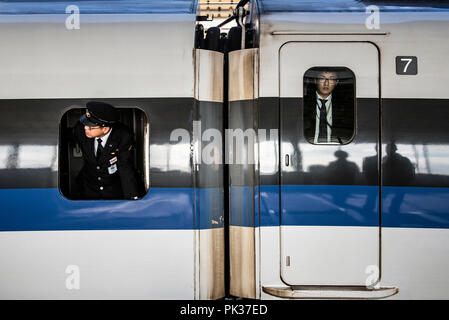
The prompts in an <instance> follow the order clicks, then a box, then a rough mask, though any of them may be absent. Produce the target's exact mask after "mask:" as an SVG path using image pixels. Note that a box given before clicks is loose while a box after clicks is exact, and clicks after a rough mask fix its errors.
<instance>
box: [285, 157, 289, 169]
mask: <svg viewBox="0 0 449 320" xmlns="http://www.w3.org/2000/svg"><path fill="white" fill-rule="evenodd" d="M289 165H290V156H289V155H288V154H286V155H285V166H286V167H288V166H289Z"/></svg>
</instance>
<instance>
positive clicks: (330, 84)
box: [315, 72, 338, 98]
mask: <svg viewBox="0 0 449 320" xmlns="http://www.w3.org/2000/svg"><path fill="white" fill-rule="evenodd" d="M315 81H316V87H317V90H318V93H319V94H320V96H322V97H323V98H327V96H329V95H330V94H331V93H332V91H333V90H334V89H335V86H336V85H337V83H338V80H337V74H336V73H335V72H321V73H319V74H318V77H317V78H316V80H315Z"/></svg>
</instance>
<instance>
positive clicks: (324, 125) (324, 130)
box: [318, 99, 327, 142]
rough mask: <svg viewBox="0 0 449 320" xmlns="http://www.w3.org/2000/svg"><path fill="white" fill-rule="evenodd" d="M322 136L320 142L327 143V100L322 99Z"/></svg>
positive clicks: (319, 138)
mask: <svg viewBox="0 0 449 320" xmlns="http://www.w3.org/2000/svg"><path fill="white" fill-rule="evenodd" d="M320 101H321V108H320V134H319V135H318V141H319V142H327V114H326V100H325V99H320Z"/></svg>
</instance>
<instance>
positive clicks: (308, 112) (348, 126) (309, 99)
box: [303, 91, 355, 144]
mask: <svg viewBox="0 0 449 320" xmlns="http://www.w3.org/2000/svg"><path fill="white" fill-rule="evenodd" d="M303 110H304V118H303V119H304V136H305V138H306V139H307V140H308V141H309V142H312V143H313V140H314V137H315V124H316V116H317V114H316V92H315V91H312V92H311V93H310V94H308V95H306V96H305V97H304V109H303ZM354 133H355V130H354V106H353V102H352V100H350V99H343V98H341V97H338V95H336V94H335V92H334V93H333V94H332V131H331V141H332V142H338V143H343V144H345V143H347V142H349V141H350V140H351V139H352V136H353V135H354ZM340 141H341V142H340Z"/></svg>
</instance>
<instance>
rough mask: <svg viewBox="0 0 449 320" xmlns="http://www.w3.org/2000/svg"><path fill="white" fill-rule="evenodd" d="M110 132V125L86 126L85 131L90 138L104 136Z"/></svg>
mask: <svg viewBox="0 0 449 320" xmlns="http://www.w3.org/2000/svg"><path fill="white" fill-rule="evenodd" d="M108 132H109V127H88V126H84V133H85V134H86V137H88V138H98V137H102V136H104V135H105V134H107V133H108Z"/></svg>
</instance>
